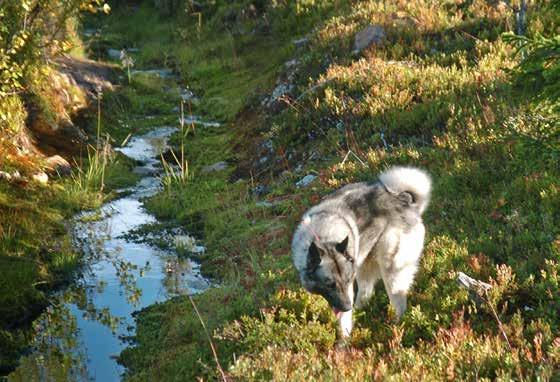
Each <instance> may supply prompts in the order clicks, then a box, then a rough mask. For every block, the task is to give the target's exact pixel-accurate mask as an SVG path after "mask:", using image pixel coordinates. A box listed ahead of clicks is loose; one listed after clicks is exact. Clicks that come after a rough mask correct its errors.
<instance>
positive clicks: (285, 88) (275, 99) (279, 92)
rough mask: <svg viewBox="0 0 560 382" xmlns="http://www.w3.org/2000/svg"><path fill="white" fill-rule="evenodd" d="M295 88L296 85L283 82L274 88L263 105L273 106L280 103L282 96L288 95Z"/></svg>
mask: <svg viewBox="0 0 560 382" xmlns="http://www.w3.org/2000/svg"><path fill="white" fill-rule="evenodd" d="M293 89H294V85H292V84H287V83H281V84H279V85H278V86H276V87H275V88H274V90H273V91H272V94H271V95H270V97H268V98H266V99H265V100H264V101H263V102H262V104H263V106H266V107H269V108H272V107H274V106H276V105H278V103H279V100H280V98H282V97H284V96H286V95H288V94H289V93H290V92H291V91H292V90H293Z"/></svg>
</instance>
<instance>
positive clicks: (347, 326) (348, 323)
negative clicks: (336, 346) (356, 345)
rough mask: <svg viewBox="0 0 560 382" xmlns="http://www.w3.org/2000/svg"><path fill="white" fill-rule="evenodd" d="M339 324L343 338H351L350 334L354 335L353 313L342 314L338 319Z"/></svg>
mask: <svg viewBox="0 0 560 382" xmlns="http://www.w3.org/2000/svg"><path fill="white" fill-rule="evenodd" d="M338 324H339V326H340V334H341V335H342V337H343V338H346V337H350V333H352V311H351V310H349V311H347V312H341V313H340V316H339V317H338Z"/></svg>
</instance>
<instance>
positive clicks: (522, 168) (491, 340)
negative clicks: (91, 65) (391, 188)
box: [109, 0, 560, 381]
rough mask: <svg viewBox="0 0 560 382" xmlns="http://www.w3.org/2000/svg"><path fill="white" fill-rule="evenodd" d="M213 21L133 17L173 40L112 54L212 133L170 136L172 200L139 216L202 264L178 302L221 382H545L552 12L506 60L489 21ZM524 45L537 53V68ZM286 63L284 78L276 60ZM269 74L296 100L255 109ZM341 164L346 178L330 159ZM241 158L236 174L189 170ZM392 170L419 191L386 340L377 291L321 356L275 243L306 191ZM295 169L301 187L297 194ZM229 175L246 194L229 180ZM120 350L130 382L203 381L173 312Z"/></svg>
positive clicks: (325, 336)
mask: <svg viewBox="0 0 560 382" xmlns="http://www.w3.org/2000/svg"><path fill="white" fill-rule="evenodd" d="M213 4H214V5H206V3H204V6H203V9H202V17H201V19H202V28H201V29H197V28H198V27H197V25H198V24H197V21H198V20H197V19H196V18H194V20H192V19H189V18H187V17H178V18H177V19H175V20H173V19H169V18H161V19H158V17H157V16H155V15H154V13H150V12H149V10H148V9H149V7H147V6H145V7H144V6H143V7H141V8H140V9H139V10H138V11H137V12H136V13H135V15H134V16H132V17H130V18H129V19H128V21H127V22H126V23H125V25H123V23H120V24H119V26H118V28H120V30H121V31H126V30H128V28H129V27H128V26H127V25H126V24H128V22H130V23H131V24H132V25H134V24H135V23H136V22H137V20H135V17H140V15H146V14H150V15H151V16H150V17H151V20H153V21H154V22H156V24H155V25H156V26H155V28H158V30H159V28H160V27H161V30H162V31H163V30H165V29H166V30H168V31H169V30H172V31H173V33H169V34H164V35H156V34H150V35H149V36H148V35H147V34H148V32H145V33H144V34H138V33H140V32H137V34H135V35H134V36H132V34H129V33H126V34H125V36H127V37H125V39H128V38H129V43H132V41H134V44H136V45H135V46H138V47H139V48H140V52H141V53H140V55H141V57H142V58H141V60H146V61H145V62H153V61H151V60H157V59H159V60H160V61H158V64H159V65H166V64H167V65H169V66H171V67H173V68H174V69H175V70H177V71H179V73H180V76H181V81H183V83H186V84H187V85H189V86H191V87H193V88H194V89H196V90H197V91H198V92H199V94H201V95H202V101H201V103H200V104H199V105H195V106H194V107H195V110H196V111H197V112H202V113H205V114H206V115H208V116H213V117H217V118H222V119H224V120H225V121H226V122H227V126H226V127H223V128H218V129H203V128H199V129H195V131H194V132H193V133H191V134H189V135H188V137H187V143H186V155H187V158H188V160H189V166H190V168H189V169H190V172H189V174H190V177H189V182H188V183H187V184H186V185H185V184H180V185H179V184H176V183H170V185H169V186H168V187H166V188H165V189H164V190H163V191H162V192H161V193H160V194H158V195H156V196H154V197H152V198H150V199H149V200H148V201H147V204H146V205H147V207H148V208H149V209H150V210H151V211H152V212H154V213H155V214H156V215H157V216H158V217H159V218H163V219H168V220H170V221H172V222H174V224H177V225H181V226H183V227H185V228H186V229H187V230H189V231H190V232H193V233H196V234H197V235H198V236H199V237H200V238H201V239H203V241H204V242H205V244H206V245H207V247H208V250H207V252H206V254H204V255H202V256H200V257H199V260H200V261H201V262H202V266H203V271H204V272H205V273H206V274H208V275H211V276H212V277H214V278H216V279H217V280H219V281H220V285H219V286H218V287H215V288H212V289H210V290H209V291H207V292H205V293H203V294H201V295H198V296H195V297H194V301H195V303H196V304H197V306H198V308H199V310H200V312H201V315H202V318H203V319H204V320H205V323H206V325H207V327H208V328H209V330H210V332H211V333H212V341H213V342H214V344H215V346H216V348H217V354H218V358H219V362H220V364H221V365H222V366H223V368H224V369H225V370H226V373H227V374H228V375H229V376H230V377H232V378H234V379H239V380H271V379H272V380H317V379H322V380H338V379H341V380H342V379H344V380H359V381H362V380H378V379H390V380H410V379H413V378H414V379H420V380H443V379H451V380H455V379H457V380H473V379H476V380H479V379H486V380H493V379H498V380H510V379H518V380H549V379H551V378H552V379H554V378H558V374H557V371H558V369H559V365H560V331H559V330H560V321H559V317H558V311H559V310H560V302H559V299H558V293H559V292H560V290H559V289H558V288H559V287H558V286H559V285H560V278H559V271H560V246H559V242H560V231H559V230H558V227H559V226H560V225H559V222H560V219H559V218H560V215H559V214H558V211H560V209H559V207H560V205H559V203H558V201H559V200H560V198H559V197H558V196H559V189H558V184H559V181H560V173H559V171H558V166H557V163H558V160H559V154H560V151H559V146H558V131H559V128H560V119H559V116H558V114H557V113H556V112H557V110H558V109H557V105H558V103H557V99H556V98H554V97H551V96H547V97H541V96H540V95H541V94H547V95H548V94H551V93H548V90H547V89H549V88H550V87H549V86H547V84H550V86H551V87H554V86H555V84H556V81H554V78H555V77H554V76H555V73H556V72H557V70H558V61H557V57H558V56H557V48H556V45H554V44H555V41H556V40H555V39H557V37H554V36H555V35H556V34H558V32H559V30H558V28H559V25H560V24H559V21H560V19H559V14H558V12H554V11H551V10H552V9H554V8H553V7H554V5H553V3H552V2H538V3H536V2H529V8H528V11H527V20H528V21H527V22H528V24H527V31H528V33H529V35H528V39H529V40H527V41H531V42H532V44H533V45H531V44H525V45H523V46H521V45H519V44H518V43H517V42H514V41H512V40H511V38H510V39H508V40H507V41H506V40H505V39H504V38H503V37H502V36H503V34H504V33H505V32H508V31H510V30H512V29H514V28H515V15H514V12H513V11H512V9H511V8H509V7H508V6H506V5H505V3H500V4H497V5H496V4H495V3H491V2H485V1H474V2H446V1H442V2H431V1H427V0H417V1H413V2H399V1H385V2H377V1H359V2H352V1H334V2H327V1H325V2H321V1H315V2H305V1H294V2H283V3H281V2H266V1H263V2H258V4H257V3H255V4H252V3H249V2H243V1H239V2H235V3H234V4H229V3H225V2H223V3H222V2H215V3H213ZM118 12H119V11H117V13H116V14H118ZM113 16H115V15H113ZM161 20H164V21H161ZM263 20H264V21H263ZM368 24H377V25H379V26H381V27H382V28H383V30H384V32H385V38H384V39H383V40H382V41H381V42H380V43H379V44H376V45H373V46H372V47H370V48H368V49H366V50H365V51H363V52H362V53H361V54H358V55H353V54H351V50H352V48H353V46H352V45H353V38H354V35H355V34H356V33H357V32H358V31H360V30H361V29H362V28H364V27H365V26H367V25H368ZM112 25H113V24H110V25H109V29H110V28H112ZM163 25H165V27H164V26H163ZM115 28H116V27H115ZM305 35H306V36H308V38H309V42H308V43H307V45H306V46H304V47H303V48H295V47H294V44H293V43H292V39H294V38H299V37H302V36H305ZM541 35H542V36H543V37H540V36H541ZM133 38H135V39H133ZM543 41H545V42H544V43H543ZM144 43H145V44H146V45H145V46H146V48H147V49H146V50H144V48H143V47H144V45H143V44H144ZM268 44H271V45H268ZM539 44H540V45H539ZM543 44H545V45H546V44H548V45H546V49H549V51H550V50H552V51H553V53H549V54H546V55H543V54H540V53H539V52H541V51H540V50H538V47H539V46H542V45H543ZM519 47H521V49H523V53H522V54H521V56H518V55H516V50H517V49H518V48H519ZM161 52H163V54H162V53H161ZM554 52H556V53H554ZM148 57H151V58H148ZM519 57H523V58H522V60H521V63H522V64H521V66H519V67H518V66H517V65H518V63H519V62H520V61H519V60H520V59H519ZM162 58H164V59H165V61H161V59H162ZM292 58H295V59H297V69H295V71H294V73H295V74H292V75H291V76H290V75H289V74H290V70H291V69H289V68H287V67H286V66H283V65H282V63H283V62H286V61H288V60H290V59H292ZM525 62H527V63H530V62H532V63H533V64H523V63H525ZM535 63H536V64H535ZM535 65H536V66H537V67H538V69H539V70H540V72H539V73H541V74H540V76H541V78H544V79H545V80H544V81H543V80H539V79H538V78H537V80H536V81H534V83H532V84H530V85H531V86H526V85H527V83H523V81H518V79H519V78H521V77H520V76H521V73H525V74H526V75H528V76H529V78H532V79H535V75H534V68H535ZM277 76H280V78H284V79H286V78H290V81H291V84H292V85H293V89H294V90H293V93H292V94H291V95H290V96H289V97H288V98H287V99H286V101H287V102H285V103H286V104H285V105H282V106H281V107H280V108H279V110H278V109H272V110H271V109H267V108H265V107H263V106H262V104H261V100H262V97H261V96H260V95H262V94H263V93H268V94H270V92H271V89H272V88H273V87H274V84H275V80H276V78H277ZM548 78H550V79H551V81H548V82H547V81H546V79H548ZM551 106H552V107H551ZM265 139H266V140H270V142H271V143H272V146H273V148H274V154H273V155H272V156H273V157H272V159H270V158H268V159H269V160H268V162H267V163H266V164H264V165H261V164H257V163H258V162H259V159H260V158H259V157H258V156H256V152H257V151H258V150H255V148H256V147H259V144H260V143H261V142H263V140H265ZM224 148H227V149H224ZM232 148H234V149H232ZM239 149H240V150H242V152H241V153H240V152H239V151H238V150H239ZM349 150H351V151H352V152H353V153H354V154H355V155H356V156H357V157H358V158H359V159H360V160H359V161H358V160H356V159H355V158H354V157H353V156H350V157H349V159H348V160H346V161H343V160H342V159H343V158H344V156H345V155H346V153H347V152H348V151H349ZM267 155H270V154H267ZM247 158H249V162H252V164H253V165H252V166H241V168H238V169H237V170H235V171H234V170H233V169H229V170H225V171H221V172H215V173H208V174H205V173H203V172H202V171H201V168H202V166H204V165H208V164H212V163H215V162H217V161H220V160H230V161H232V160H236V159H240V160H242V162H241V164H244V163H245V162H244V161H245V160H246V159H247ZM319 158H320V159H319ZM298 164H301V165H302V166H303V170H299V169H298ZM392 164H413V165H418V166H422V167H424V168H426V169H427V170H428V171H429V172H430V173H431V174H432V177H433V180H434V197H433V202H432V203H431V205H430V208H429V211H428V213H427V216H426V219H425V220H426V225H427V227H428V239H427V243H426V248H425V251H424V258H423V261H422V268H421V271H420V272H419V275H418V277H417V280H416V282H415V286H414V289H413V292H412V294H411V296H410V301H409V309H408V311H407V313H406V314H405V316H404V318H403V320H402V322H400V323H398V324H395V323H392V321H391V320H390V316H389V312H388V309H387V306H388V301H387V300H388V299H387V297H386V295H385V293H384V292H383V291H382V288H380V289H379V290H378V293H376V295H375V297H374V298H373V299H372V301H371V303H370V304H369V305H368V306H367V307H366V308H365V309H363V310H362V311H359V312H356V314H355V318H356V320H357V324H356V329H355V331H354V333H353V336H352V339H351V342H350V344H349V345H348V346H347V347H342V348H339V347H336V346H335V343H336V338H335V321H334V317H333V316H332V314H331V312H330V310H329V308H328V306H327V304H326V302H325V301H323V300H322V299H321V298H319V297H316V296H311V295H309V294H307V293H305V292H304V291H303V290H302V289H301V288H300V286H299V284H298V281H297V277H296V274H295V272H294V270H293V267H292V265H291V259H290V256H289V242H290V238H291V232H292V231H293V229H294V226H295V224H296V223H297V220H298V218H299V217H300V216H301V214H302V213H303V211H304V210H305V209H307V208H309V207H310V206H311V205H313V204H314V203H316V202H317V201H318V200H319V198H320V197H321V196H322V195H325V194H326V193H328V192H330V191H331V190H333V189H335V188H337V187H339V186H341V185H343V184H346V183H348V182H352V181H360V180H371V179H373V178H374V177H375V175H376V174H377V173H378V172H379V171H380V170H381V169H383V168H384V167H386V166H388V165H392ZM306 173H316V174H319V181H317V182H315V183H314V184H313V185H312V186H311V187H309V188H306V189H298V188H296V187H295V185H294V184H295V182H296V181H297V180H299V179H301V177H303V175H305V174H306ZM239 176H241V177H242V179H245V180H243V181H241V182H232V179H233V180H235V179H236V178H237V177H239ZM257 181H258V182H265V183H266V184H268V186H269V188H270V193H268V194H267V195H266V196H265V197H264V199H265V200H266V201H267V202H268V203H269V204H264V205H263V204H262V203H257V201H258V200H259V199H258V197H257V196H255V195H254V193H253V192H252V189H253V187H254V185H255V182H257ZM459 271H463V272H466V273H468V274H469V275H471V276H473V277H475V278H477V279H480V280H483V281H486V282H489V283H490V284H492V285H493V287H494V288H493V289H492V291H491V292H490V293H489V295H488V296H487V297H486V299H485V301H483V302H481V303H477V302H475V301H474V300H472V299H471V298H469V296H468V293H467V292H466V291H464V290H462V289H461V288H460V287H459V286H458V285H457V283H456V281H455V278H456V275H457V273H458V272H459ZM494 312H495V313H496V314H497V316H494ZM495 317H498V319H499V321H500V322H498V321H497V320H496V318H495ZM500 325H502V326H503V330H504V333H502V332H501V330H500ZM504 334H505V335H506V336H507V341H506V340H505V337H504ZM137 342H138V344H137V346H135V347H131V348H129V349H127V350H126V351H125V352H123V354H122V355H121V358H120V360H121V362H123V363H124V364H125V365H126V366H127V367H128V368H129V372H128V374H127V378H128V380H133V381H141V380H151V379H153V378H155V377H156V376H157V378H160V379H163V380H175V379H179V380H193V379H194V378H195V377H202V378H203V379H220V374H219V373H218V369H217V367H216V363H215V360H214V358H213V355H212V352H211V349H210V345H209V342H208V339H207V337H206V335H205V334H204V332H203V331H202V328H201V326H200V322H199V320H198V317H197V316H196V314H195V312H194V310H193V306H192V304H191V302H190V301H189V300H188V299H187V298H176V299H173V300H171V301H169V302H167V303H165V304H158V305H154V306H152V307H149V308H148V309H145V310H144V311H142V313H141V314H140V315H139V316H138V330H137ZM555 373H556V374H555Z"/></svg>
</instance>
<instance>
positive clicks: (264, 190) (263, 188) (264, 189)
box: [252, 184, 270, 196]
mask: <svg viewBox="0 0 560 382" xmlns="http://www.w3.org/2000/svg"><path fill="white" fill-rule="evenodd" d="M252 192H253V194H254V195H256V196H263V195H266V194H268V193H269V192H270V187H268V186H267V185H265V184H257V185H256V186H255V187H254V188H253V190H252Z"/></svg>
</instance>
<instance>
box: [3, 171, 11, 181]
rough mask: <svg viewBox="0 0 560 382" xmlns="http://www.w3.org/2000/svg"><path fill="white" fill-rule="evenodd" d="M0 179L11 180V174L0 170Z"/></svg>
mask: <svg viewBox="0 0 560 382" xmlns="http://www.w3.org/2000/svg"><path fill="white" fill-rule="evenodd" d="M0 179H4V180H7V181H8V182H9V181H10V180H12V175H11V174H10V173H9V172H5V171H0Z"/></svg>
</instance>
